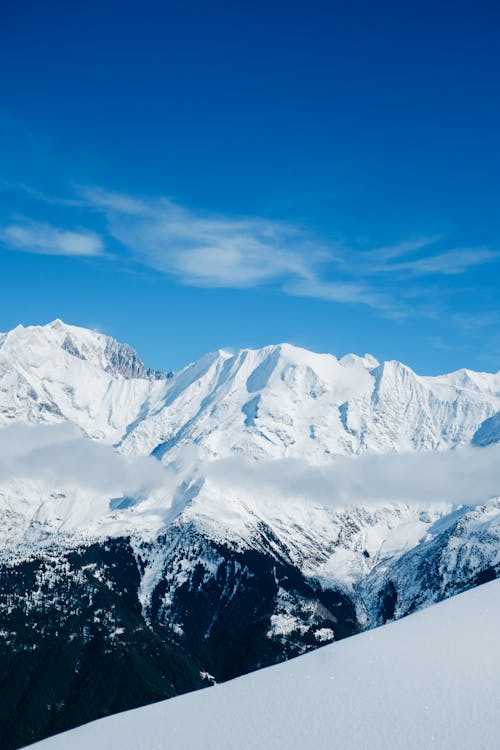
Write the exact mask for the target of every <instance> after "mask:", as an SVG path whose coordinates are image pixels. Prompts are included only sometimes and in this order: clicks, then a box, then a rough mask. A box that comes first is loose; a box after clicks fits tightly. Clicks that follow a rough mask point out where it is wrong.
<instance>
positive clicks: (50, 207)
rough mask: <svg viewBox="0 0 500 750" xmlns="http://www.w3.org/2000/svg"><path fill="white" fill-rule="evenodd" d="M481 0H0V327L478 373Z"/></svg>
mask: <svg viewBox="0 0 500 750" xmlns="http://www.w3.org/2000/svg"><path fill="white" fill-rule="evenodd" d="M499 34H500V5H499V3H498V2H497V1H496V0H490V1H489V2H488V1H484V0H470V1H469V2H463V0H453V1H452V0H450V1H449V2H448V1H444V2H436V1H435V0H434V2H427V1H426V0H423V2H386V1H385V0H381V1H380V2H376V3H375V2H372V0H365V2H361V1H357V0H341V1H338V2H337V1H336V0H329V1H328V2H326V1H325V2H321V1H318V0H310V1H309V2H307V3H306V2H304V0H301V2H295V1H294V0H288V1H287V2H283V1H281V2H273V0H267V1H266V2H261V0H253V1H252V2H251V3H250V2H235V1H234V0H232V2H223V1H221V0H213V1H212V2H207V1H206V0H199V1H197V2H194V1H193V0H182V1H181V0H178V1H176V2H173V1H171V0H162V1H161V2H152V1H151V0H144V1H143V2H141V3H139V2H137V1H136V2H127V1H125V2H124V1H123V0H122V1H121V2H119V3H118V2H112V1H111V0H110V1H108V2H104V3H102V2H94V1H93V0H87V1H86V2H85V3H83V2H78V1H76V2H74V3H68V2H57V1H56V0H54V1H51V2H47V3H39V2H34V1H31V2H30V1H23V0H20V1H19V2H16V3H6V4H4V7H3V8H2V11H1V14H0V70H1V71H2V73H1V78H0V80H1V86H0V93H1V97H0V270H1V281H2V298H1V306H0V330H6V329H8V328H11V327H13V326H14V325H16V324H18V323H20V322H21V323H23V324H31V323H44V322H48V321H49V320H51V319H53V318H55V317H60V318H62V319H63V320H66V321H67V322H69V323H74V324H80V325H87V326H93V327H97V328H99V329H101V330H103V331H105V332H107V333H110V334H112V335H114V336H115V337H117V338H118V339H121V340H125V341H128V342H129V343H131V344H132V345H134V346H135V347H136V348H137V349H138V350H139V352H140V353H141V354H142V356H143V358H144V359H145V361H146V363H147V364H148V365H150V366H158V367H165V368H173V369H176V368H179V367H180V366H182V365H183V364H185V363H187V362H188V361H191V360H193V359H194V358H196V357H198V356H200V355H201V354H203V353H204V352H206V351H209V350H212V349H215V348H218V347H241V346H260V345H263V344H266V343H275V342H279V341H290V342H292V343H296V344H299V345H303V346H306V347H309V348H311V349H315V350H322V351H331V352H333V353H335V354H338V355H341V354H343V353H345V352H347V351H355V352H357V353H364V352H365V351H368V352H371V353H373V354H374V355H375V356H377V357H378V358H397V359H401V360H403V361H406V362H407V363H408V364H410V365H412V366H413V367H415V368H416V369H417V370H418V371H420V372H429V373H435V372H440V371H445V370H450V369H455V368H458V367H460V366H467V367H471V368H475V369H488V370H492V369H494V370H497V369H499V368H500V330H499V322H500V308H499V303H498V286H499V281H500V256H499V253H500V234H499V232H500V212H499V197H500V184H499V183H500V177H499V175H500V138H499V133H500V95H499V94H500V91H499V88H500V85H499V81H500V52H499V45H498V38H499Z"/></svg>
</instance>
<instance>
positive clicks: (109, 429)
mask: <svg viewBox="0 0 500 750" xmlns="http://www.w3.org/2000/svg"><path fill="white" fill-rule="evenodd" d="M166 382H167V376H166V375H164V374H162V373H160V372H158V371H153V370H146V368H145V367H144V365H143V364H142V362H141V360H140V358H139V356H138V355H137V353H136V352H134V350H133V349H131V348H130V347H129V346H127V345H124V344H119V343H117V342H116V341H114V339H112V338H110V337H108V336H104V335H102V334H100V333H96V332H94V331H89V330H86V329H84V328H77V327H75V326H68V325H65V324H64V323H62V322H61V321H59V320H56V321H54V322H53V323H50V324H49V325H47V326H31V327H28V328H24V327H23V326H18V327H17V328H15V329H14V330H12V331H10V332H9V333H7V334H4V335H3V336H2V338H1V339H0V424H12V423H13V422H29V423H35V424H36V423H57V422H61V421H64V420H69V421H71V422H74V423H75V424H76V425H78V426H79V427H81V428H82V429H83V430H84V431H85V433H86V434H87V435H88V436H89V437H92V438H96V439H106V440H108V441H110V442H114V441H115V440H119V439H120V438H121V437H122V436H123V434H124V432H125V431H126V429H127V425H128V424H129V423H130V422H132V421H133V420H134V419H137V418H138V417H139V416H140V414H141V413H142V412H141V410H142V409H143V407H144V404H145V403H149V402H151V403H154V402H155V400H156V398H158V397H161V396H162V395H163V392H164V390H165V383H166Z"/></svg>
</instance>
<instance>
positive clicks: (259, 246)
mask: <svg viewBox="0 0 500 750" xmlns="http://www.w3.org/2000/svg"><path fill="white" fill-rule="evenodd" d="M83 197H84V198H85V199H86V200H87V201H88V203H89V205H90V206H91V207H92V208H93V209H96V210H99V211H102V212H103V213H104V214H105V215H106V218H107V222H108V231H109V232H110V234H111V235H112V236H113V237H114V238H115V239H116V240H118V241H119V242H121V243H122V244H123V245H125V246H126V247H128V248H129V249H130V250H131V251H132V252H133V254H134V256H135V257H136V258H137V259H138V260H140V261H142V262H143V263H145V264H146V265H149V266H150V267H152V268H155V269H157V270H159V271H161V272H163V273H167V274H170V275H172V276H175V277H176V278H177V279H179V280H180V281H181V282H182V283H184V284H189V285H192V286H208V287H226V288H244V287H254V286H258V285H261V284H265V283H271V282H275V281H282V280H283V278H287V277H288V278H290V277H292V278H293V277H295V278H305V279H307V278H311V277H312V276H313V275H314V274H315V272H316V269H317V268H318V266H319V264H320V263H321V262H322V261H324V260H325V259H326V253H325V251H324V249H323V248H322V247H321V246H320V245H319V244H318V243H315V242H314V241H313V240H312V239H311V238H310V237H309V236H308V234H307V233H306V232H305V231H303V230H301V229H300V228H298V227H296V226H294V225H292V224H288V223H286V222H278V221H271V220H268V219H261V218H229V217H224V216H206V215H202V214H199V213H196V212H194V211H190V210H188V209H186V208H184V207H182V206H179V205H177V204H175V203H174V202H173V201H170V200H168V199H165V198H164V199H159V200H156V201H149V202H144V201H139V200H136V199H134V198H129V197H128V196H122V195H119V194H116V193H107V192H105V191H102V190H94V189H92V190H91V189H86V190H84V191H83Z"/></svg>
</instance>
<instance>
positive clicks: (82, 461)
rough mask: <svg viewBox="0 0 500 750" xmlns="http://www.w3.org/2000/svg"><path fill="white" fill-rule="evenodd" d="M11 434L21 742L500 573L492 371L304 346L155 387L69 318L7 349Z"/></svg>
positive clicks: (11, 698)
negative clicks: (423, 369)
mask: <svg viewBox="0 0 500 750" xmlns="http://www.w3.org/2000/svg"><path fill="white" fill-rule="evenodd" d="M0 424H1V426H2V427H1V429H0V449H1V452H0V519H1V523H0V576H1V588H0V591H1V594H0V687H1V690H2V696H3V700H2V703H1V706H0V737H1V745H2V748H4V749H5V750H12V749H13V748H19V747H21V746H24V745H26V744H28V743H30V742H34V741H36V740H40V739H42V738H44V737H47V736H49V735H52V734H55V733H57V732H60V731H63V730H66V729H69V728H71V727H74V726H77V725H79V724H83V723H85V722H88V721H91V720H93V719H97V718H99V717H103V716H106V715H108V714H111V713H115V712H118V711H122V710H126V709H130V708H135V707H138V706H141V705H144V704H146V703H152V702H155V701H158V700H161V699H164V698H170V697H172V696H176V695H179V694H180V693H184V692H188V691H192V690H195V689H197V688H202V687H205V686H208V685H211V684H213V683H214V682H216V683H219V682H223V681H225V680H229V679H231V678H234V677H237V676H239V675H243V674H244V673H247V672H250V671H253V670H255V669H258V668H260V667H266V666H269V665H272V664H275V663H277V662H280V661H283V660H285V659H287V658H289V657H294V656H297V655H300V654H303V653H305V652H307V651H310V650H312V649H314V648H315V647H317V646H321V645H324V644H327V643H330V642H332V641H336V640H340V639H342V638H344V637H346V636H351V635H354V634H356V633H359V632H360V631H363V630H366V629H368V628H371V627H373V626H375V625H380V624H383V623H386V622H388V621H391V620H394V619H397V618H400V617H403V616H405V615H407V614H409V613H411V612H414V611H415V610H417V609H421V608H423V607H426V606H427V605H429V604H432V603H435V602H438V601H440V600H442V599H445V598H447V597H449V596H452V595H454V594H458V593H460V592H462V591H464V590H466V589H469V588H471V587H473V586H476V585H477V584H480V583H485V582H487V581H490V580H492V579H494V578H496V577H497V574H498V571H499V570H500V499H499V498H498V497H497V496H498V495H500V476H498V477H497V475H496V474H495V473H494V472H493V475H492V472H491V471H490V470H489V469H488V471H486V467H491V466H493V467H495V466H498V465H499V464H498V459H497V456H498V453H497V451H499V450H500V449H499V448H498V445H497V443H498V442H499V441H500V373H497V374H489V373H476V372H471V371H468V370H460V371H458V372H454V373H451V374H449V375H443V376H439V377H424V376H420V375H417V374H416V373H415V372H413V371H412V370H411V369H410V368H409V367H406V366H405V365H403V364H401V363H399V362H395V361H389V362H382V363H380V362H378V361H377V360H375V359H374V358H373V357H371V356H369V355H365V356H363V357H358V356H355V355H347V356H344V357H342V358H341V359H337V358H336V357H334V356H332V355H330V354H316V353H313V352H309V351H306V350H304V349H300V348H297V347H294V346H291V345H289V344H281V345H273V346H267V347H264V348H262V349H257V350H250V349H244V350H242V351H239V352H229V351H218V352H215V353H211V354H207V355H206V356H204V357H202V358H201V359H200V360H198V361H197V362H195V363H193V364H190V365H188V366H187V367H186V368H184V369H183V370H181V371H180V372H176V373H172V372H169V373H163V372H159V371H157V370H150V369H147V368H146V367H145V366H144V364H143V363H142V361H141V360H140V358H139V356H138V355H137V354H136V352H135V351H133V350H132V349H131V348H130V347H129V346H127V345H123V344H119V343H117V342H116V341H114V340H113V339H111V338H109V337H107V336H105V335H103V334H101V333H96V332H94V331H90V330H86V329H83V328H77V327H74V326H69V325H66V324H64V323H62V322H61V321H59V320H56V321H54V322H53V323H51V324H49V325H47V326H43V327H38V326H33V327H28V328H23V327H22V326H18V327H17V328H15V329H14V330H12V331H10V332H9V333H6V334H2V335H1V336H0ZM469 461H472V464H471V465H472V466H473V469H471V470H469V468H468V467H469V463H468V462H469ZM461 472H462V473H461ZM462 474H463V481H461V477H462ZM457 477H458V481H455V482H454V483H453V481H452V480H453V478H455V479H456V478H457ZM450 482H451V484H450ZM496 482H498V484H496ZM440 611H444V610H440ZM450 611H452V610H450ZM415 622H417V620H415ZM391 627H394V628H396V627H399V626H391ZM401 627H402V626H401ZM412 627H413V626H412ZM388 632H389V631H388ZM394 632H396V631H394ZM397 632H400V631H397ZM401 632H402V631H401ZM368 637H369V636H362V637H360V638H359V639H356V640H355V641H354V640H353V641H352V643H353V649H354V643H364V644H367V643H369V641H368V640H367V638H368ZM361 638H364V639H365V640H361ZM335 648H337V647H335ZM353 649H351V651H349V652H348V651H347V644H346V651H345V653H351V652H352V653H354V650H353ZM331 653H333V651H332V652H331ZM338 653H344V652H342V651H339V652H338ZM319 654H321V655H323V652H318V658H319ZM307 658H308V659H313V658H315V656H310V657H307ZM303 663H306V662H303ZM307 663H308V664H312V663H313V662H312V661H309V662H307ZM294 664H295V663H294ZM280 669H281V670H282V671H281V672H280V673H278V672H276V674H280V675H281V676H282V677H281V679H282V678H283V675H287V674H288V672H286V670H287V669H288V670H289V672H290V674H293V673H294V669H295V667H290V668H288V666H286V665H285V666H283V667H280ZM246 679H248V680H251V679H254V678H253V677H252V678H250V677H249V678H246ZM255 679H257V676H256V677H255ZM239 684H241V685H246V684H250V683H245V682H240V683H239ZM218 690H219V688H217V690H216V691H208V692H209V693H210V694H211V695H216V694H218V693H217V691H218ZM183 700H184V699H183ZM185 700H186V701H187V700H188V699H187V698H186V699H185ZM189 700H194V698H190V699H189ZM200 700H201V698H200ZM176 705H181V703H180V702H178V703H176ZM182 705H188V704H187V703H186V704H182ZM90 744H92V743H90ZM68 746H69V745H68ZM179 747H181V745H179Z"/></svg>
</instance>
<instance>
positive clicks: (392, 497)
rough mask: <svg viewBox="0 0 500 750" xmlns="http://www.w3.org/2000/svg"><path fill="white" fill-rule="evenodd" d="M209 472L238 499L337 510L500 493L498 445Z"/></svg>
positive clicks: (475, 499)
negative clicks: (292, 502)
mask: <svg viewBox="0 0 500 750" xmlns="http://www.w3.org/2000/svg"><path fill="white" fill-rule="evenodd" d="M206 473H207V476H208V477H209V479H211V480H212V481H213V482H214V483H215V484H216V485H217V486H218V487H220V489H221V490H223V491H224V493H225V494H226V495H227V493H231V492H232V493H235V494H236V493H237V494H238V496H240V497H241V496H243V497H245V496H248V494H252V495H256V494H257V495H258V496H260V497H266V498H269V499H271V498H272V497H285V498H290V499H294V498H296V499H299V498H307V499H308V500H309V501H312V502H315V503H318V504H321V505H326V506H333V507H346V506H353V505H362V504H365V503H383V502H402V503H410V504H417V505H426V504H427V505H430V504H433V503H438V502H448V503H454V504H462V503H470V504H473V503H479V502H482V501H484V500H487V499H489V498H491V497H496V496H499V495H500V447H499V446H496V445H493V446H489V447H486V448H473V447H469V446H466V447H461V448H458V449H456V450H453V451H433V452H426V453H399V454H381V455H361V456H353V457H345V456H337V457H336V458H334V459H333V460H332V462H331V463H329V464H327V465H322V466H310V465H307V464H305V463H304V462H302V461H299V460H295V459H282V460H277V461H269V462H264V463H258V464H256V463H253V464H251V463H249V462H247V461H244V460H242V459H241V458H238V457H234V458H228V459H223V460H221V461H217V462H215V463H213V464H211V465H210V466H208V467H207V468H206Z"/></svg>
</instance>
